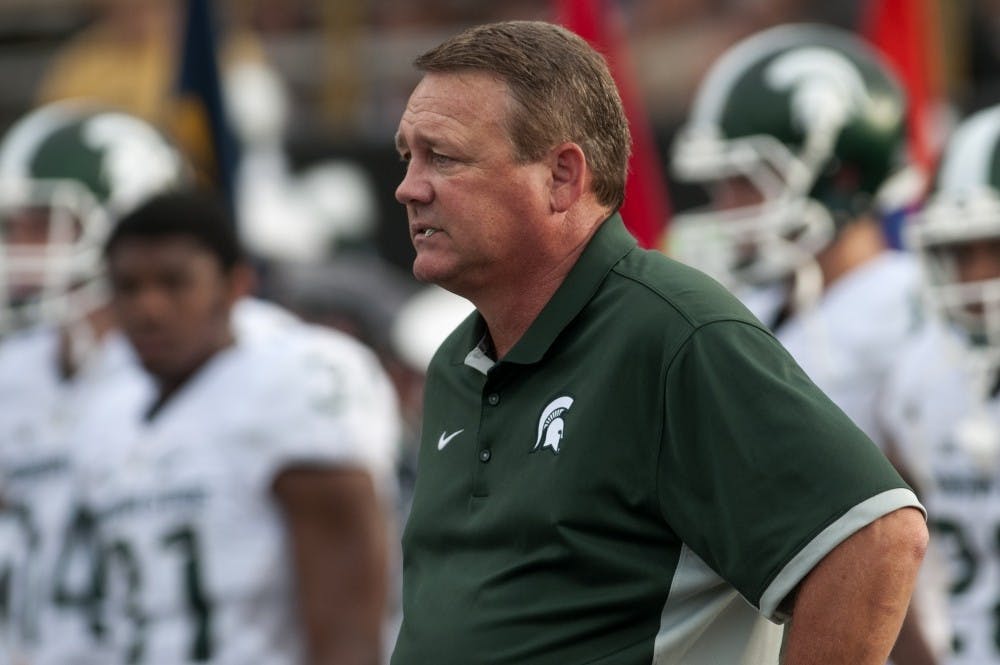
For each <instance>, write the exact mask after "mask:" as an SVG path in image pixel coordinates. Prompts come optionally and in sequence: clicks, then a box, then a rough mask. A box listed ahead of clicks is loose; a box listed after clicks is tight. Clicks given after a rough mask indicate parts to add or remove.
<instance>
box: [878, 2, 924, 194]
mask: <svg viewBox="0 0 1000 665" xmlns="http://www.w3.org/2000/svg"><path fill="white" fill-rule="evenodd" d="M934 2H935V0H868V2H867V5H866V6H865V7H864V11H863V13H862V19H861V21H862V24H861V33H862V35H864V37H866V38H867V39H868V41H869V42H871V43H872V44H874V45H875V47H876V48H878V50H879V51H881V52H882V54H883V55H885V57H886V59H887V60H888V61H889V63H890V64H891V65H892V66H893V68H894V69H895V71H896V75H897V76H898V77H899V79H900V81H901V83H902V85H903V87H904V88H905V89H906V94H907V96H908V98H909V104H910V106H909V125H910V148H911V151H912V156H913V159H914V161H915V162H916V163H917V164H918V165H919V166H920V167H921V168H922V169H923V171H924V173H925V174H926V173H930V172H931V170H932V169H933V167H934V162H935V160H936V159H937V156H938V152H939V150H940V148H941V145H940V143H941V141H940V136H941V132H939V131H938V127H937V121H938V120H937V118H938V114H937V109H938V108H939V105H940V103H941V100H942V81H941V69H942V65H943V56H942V51H941V45H940V41H939V35H938V34H937V32H936V28H935V26H938V25H940V23H939V21H938V18H939V17H938V15H937V11H936V7H935V5H934Z"/></svg>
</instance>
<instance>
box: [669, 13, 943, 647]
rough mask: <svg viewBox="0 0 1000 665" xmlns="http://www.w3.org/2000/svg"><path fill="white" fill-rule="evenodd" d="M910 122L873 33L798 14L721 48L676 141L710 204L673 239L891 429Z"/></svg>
mask: <svg viewBox="0 0 1000 665" xmlns="http://www.w3.org/2000/svg"><path fill="white" fill-rule="evenodd" d="M905 132H906V100H905V97H904V94H903V92H902V90H901V89H900V87H899V85H898V84H897V82H896V80H895V77H894V76H893V74H892V73H891V72H890V71H889V70H888V69H887V67H886V66H885V65H884V64H883V62H882V61H881V59H880V58H879V57H878V56H877V55H876V54H875V52H874V51H873V50H872V49H871V48H869V47H868V46H866V45H865V44H864V43H862V42H861V41H860V40H859V39H858V38H857V37H855V36H853V35H851V34H849V33H847V32H844V31H841V30H838V29H835V28H832V27H829V26H820V25H804V24H794V25H783V26H777V27H774V28H770V29H768V30H765V31H763V32H759V33H757V34H755V35H753V36H751V37H749V38H747V39H745V40H743V41H741V42H739V43H737V44H736V45H734V46H732V47H731V48H730V49H728V50H727V51H726V52H725V53H724V54H723V55H722V56H721V57H720V58H719V60H718V61H717V62H716V63H715V64H714V65H713V66H712V68H711V69H710V70H709V72H708V73H707V75H706V76H705V78H704V80H703V81H702V83H701V85H700V87H699V89H698V92H697V94H696V95H695V99H694V102H693V106H692V110H691V113H690V116H689V118H688V122H687V124H686V126H685V127H684V128H683V129H682V130H681V132H680V134H679V135H678V137H677V141H676V143H675V145H674V152H673V167H674V173H675V175H676V177H677V178H679V179H681V180H684V181H688V182H696V183H700V184H702V185H704V186H705V187H706V189H707V193H708V198H709V209H707V210H700V211H691V212H687V213H684V214H679V215H677V216H676V217H675V218H674V220H673V222H672V227H671V233H670V238H669V240H670V251H671V252H672V253H673V254H674V255H675V256H676V257H677V258H679V259H680V260H683V261H686V262H688V263H691V264H693V265H695V266H696V267H699V268H701V269H703V270H705V271H706V272H708V273H709V274H711V275H713V276H715V277H716V278H717V279H719V280H720V281H721V282H723V283H724V284H725V285H726V286H728V287H729V288H730V289H731V290H732V291H734V293H735V294H736V295H737V296H738V297H740V298H741V299H742V300H743V302H744V304H746V305H747V306H748V307H749V309H750V310H751V311H753V313H754V314H755V315H756V316H757V317H758V318H759V319H760V320H761V321H762V322H764V323H765V324H766V325H768V326H769V327H770V328H771V329H772V330H773V331H774V332H775V334H776V335H777V337H778V339H779V340H780V341H781V342H782V344H783V345H784V346H785V347H786V348H787V349H788V350H789V352H790V353H791V354H792V355H793V356H794V357H795V359H796V360H797V361H798V363H799V364H800V365H801V366H802V367H803V369H805V370H806V373H807V374H809V376H810V378H812V379H813V381H815V383H816V384H817V385H818V386H819V387H820V388H821V389H822V390H823V391H824V392H825V393H826V394H827V395H829V396H830V397H831V398H832V399H833V400H834V402H836V403H837V404H838V406H840V407H841V408H842V409H843V410H844V411H845V412H846V413H847V414H848V415H849V416H850V417H851V419H852V420H853V421H854V422H855V424H857V425H858V426H859V427H860V428H861V429H862V430H864V431H865V433H866V434H868V435H869V436H870V437H871V438H872V439H873V440H875V441H876V442H878V440H879V428H878V427H877V413H876V409H877V404H878V400H879V398H880V395H881V392H882V390H883V385H884V381H885V378H886V375H887V373H888V371H889V368H890V367H891V365H892V362H893V360H894V358H895V356H896V353H897V351H898V349H899V347H900V345H901V343H902V342H903V341H904V340H905V339H907V338H908V337H909V336H911V335H912V334H913V332H914V330H915V328H916V327H917V323H918V318H917V316H916V314H917V311H918V302H919V298H918V277H917V275H918V273H917V267H916V264H915V262H914V261H913V259H912V257H910V256H907V255H904V254H903V253H902V252H897V251H893V250H890V249H889V247H888V243H887V242H886V237H885V234H884V232H883V229H882V225H881V217H882V215H883V214H886V213H888V212H892V211H896V209H898V208H899V207H901V206H903V205H907V204H911V203H913V202H914V201H915V200H916V198H917V195H918V194H919V189H920V184H921V183H920V180H919V178H917V177H916V175H915V174H914V172H913V171H910V170H908V169H907V168H906V164H905V162H904V161H903V158H904V149H905V140H906V135H905ZM919 593H921V592H918V594H919ZM932 595H933V594H932ZM942 604H943V600H942V601H940V602H937V603H934V602H931V603H929V605H930V606H932V607H935V606H941V605H942ZM941 611H943V610H938V613H940V612H941ZM927 613H933V610H932V609H931V608H928V610H927ZM924 623H926V624H927V625H928V626H933V627H934V628H935V629H936V630H939V628H938V625H939V624H938V622H937V621H936V618H935V619H934V620H931V619H928V620H927V621H925V622H924ZM909 626H910V624H909V623H908V624H907V628H906V631H908V630H909ZM904 634H905V633H904ZM915 639H916V640H917V641H919V642H923V638H922V637H920V636H919V635H917V636H916V637H915ZM903 641H904V643H905V642H906V640H903ZM945 642H946V638H945V637H944V636H943V635H940V636H936V637H934V639H933V640H932V644H935V643H936V644H940V645H942V646H941V647H940V648H943V644H944V643H945ZM917 648H919V649H920V650H921V651H924V652H926V651H928V650H927V649H924V648H923V647H917ZM926 657H928V658H929V657H930V654H929V653H927V654H926ZM897 658H898V656H897ZM900 662H901V663H902V662H904V661H902V660H901V659H900Z"/></svg>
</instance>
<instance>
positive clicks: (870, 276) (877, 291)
mask: <svg viewBox="0 0 1000 665" xmlns="http://www.w3.org/2000/svg"><path fill="white" fill-rule="evenodd" d="M738 295H740V294H738ZM782 295H783V294H782ZM743 300H744V303H746V304H747V306H748V307H749V308H750V310H751V311H752V312H753V313H754V314H755V315H756V316H757V317H758V318H760V319H761V320H762V321H763V322H764V323H765V324H766V325H771V323H772V322H773V318H774V314H775V313H776V310H777V309H778V307H777V304H776V292H775V291H774V290H767V291H761V292H758V293H755V294H750V295H748V296H747V297H745V298H743ZM919 302H920V300H919V273H918V271H917V265H916V263H915V261H914V259H913V257H912V256H909V255H906V254H902V253H900V252H884V253H883V254H882V255H881V256H879V257H878V258H876V259H873V260H871V261H869V262H868V263H866V264H864V265H862V266H860V267H858V268H857V269H855V270H853V271H851V272H850V273H849V274H847V275H844V276H843V277H841V278H840V279H839V280H837V281H836V282H834V283H833V284H832V285H831V286H830V288H829V289H827V291H826V292H825V293H824V294H823V296H822V298H821V299H820V301H819V302H818V303H816V305H815V306H814V307H812V308H811V309H809V310H807V311H803V312H801V313H797V314H795V315H793V316H792V317H791V318H789V319H788V320H786V321H785V322H784V323H783V324H782V325H780V326H779V327H778V329H777V330H776V331H775V334H776V336H777V337H778V340H779V341H780V342H781V343H782V345H784V347H785V348H786V349H788V351H789V353H791V354H792V357H794V358H795V360H796V361H797V362H798V363H799V365H800V366H801V367H802V369H804V370H805V372H806V374H808V375H809V378H811V379H812V380H813V382H814V383H815V384H816V385H817V386H819V388H820V389H821V390H822V391H823V392H825V393H826V394H827V395H828V396H829V397H830V399H832V400H833V401H834V402H835V403H836V404H837V406H839V407H840V408H841V409H843V410H844V412H845V413H847V415H848V416H849V417H850V418H851V420H853V421H854V423H855V424H856V425H857V426H858V427H860V428H861V429H862V430H863V431H864V432H865V434H867V435H868V436H869V437H870V438H872V440H874V441H875V442H876V443H881V442H880V441H879V438H880V436H881V435H880V432H879V428H878V420H877V404H878V400H879V395H880V392H881V389H882V385H883V383H884V381H885V378H886V375H887V374H888V372H889V368H890V367H892V365H893V363H894V361H895V358H896V356H897V354H898V352H899V349H900V346H901V345H902V343H903V342H904V341H905V340H906V339H907V338H909V337H911V336H912V335H913V334H914V333H915V331H916V329H917V327H918V326H917V323H918V311H919Z"/></svg>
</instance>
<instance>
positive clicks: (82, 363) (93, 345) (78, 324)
mask: <svg viewBox="0 0 1000 665" xmlns="http://www.w3.org/2000/svg"><path fill="white" fill-rule="evenodd" d="M99 346H100V339H99V337H98V335H97V333H96V332H95V330H94V327H93V326H92V325H91V324H90V321H88V320H87V318H86V317H83V318H80V319H77V320H75V321H73V322H72V323H70V324H67V325H66V326H64V327H63V328H62V345H61V349H60V358H59V361H60V362H59V364H60V369H61V370H62V374H63V376H64V377H66V378H71V377H73V376H76V375H77V374H78V373H79V372H80V371H81V370H83V369H84V368H85V367H86V366H87V365H89V364H90V363H92V362H94V358H95V356H96V355H97V349H98V347H99Z"/></svg>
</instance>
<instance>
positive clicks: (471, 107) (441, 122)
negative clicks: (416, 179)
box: [396, 70, 511, 148]
mask: <svg viewBox="0 0 1000 665" xmlns="http://www.w3.org/2000/svg"><path fill="white" fill-rule="evenodd" d="M510 105H511V96H510V90H509V88H508V86H507V83H506V82H504V81H503V80H502V79H501V78H499V77H498V76H495V75H493V74H490V73H487V72H482V71H478V70H461V71H456V72H428V73H427V74H425V75H424V77H423V78H422V79H421V80H420V82H419V83H418V84H417V86H416V88H414V90H413V93H412V94H411V95H410V98H409V100H408V102H407V104H406V109H405V110H404V111H403V115H402V118H401V119H400V121H399V128H398V130H397V132H396V147H397V148H405V147H408V146H410V144H411V143H412V142H413V141H414V140H418V139H426V138H428V137H434V136H437V135H445V134H447V135H452V134H454V135H462V134H466V133H474V132H477V131H481V130H485V129H489V130H495V129H497V128H501V127H503V126H504V122H505V121H506V118H507V113H508V110H509V108H510Z"/></svg>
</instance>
